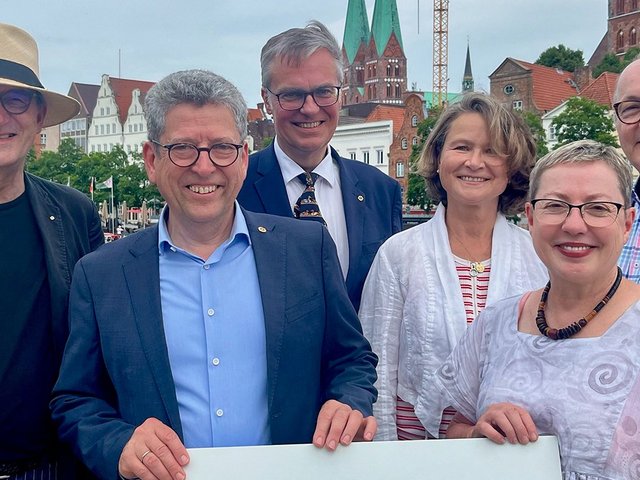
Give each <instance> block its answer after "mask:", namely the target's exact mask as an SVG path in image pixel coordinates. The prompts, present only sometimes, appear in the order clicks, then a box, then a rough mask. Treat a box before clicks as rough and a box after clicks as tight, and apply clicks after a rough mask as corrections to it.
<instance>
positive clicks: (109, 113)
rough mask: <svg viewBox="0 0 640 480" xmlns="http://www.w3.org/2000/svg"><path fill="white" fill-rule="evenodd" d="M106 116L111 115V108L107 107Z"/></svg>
mask: <svg viewBox="0 0 640 480" xmlns="http://www.w3.org/2000/svg"><path fill="white" fill-rule="evenodd" d="M107 115H111V107H107Z"/></svg>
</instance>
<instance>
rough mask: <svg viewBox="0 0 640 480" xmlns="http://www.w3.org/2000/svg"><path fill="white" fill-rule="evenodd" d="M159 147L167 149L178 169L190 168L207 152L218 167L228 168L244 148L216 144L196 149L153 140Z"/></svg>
mask: <svg viewBox="0 0 640 480" xmlns="http://www.w3.org/2000/svg"><path fill="white" fill-rule="evenodd" d="M151 143H155V144H156V145H158V146H159V147H162V148H166V149H167V152H168V154H169V160H171V163H173V164H174V165H176V166H178V167H190V166H191V165H193V164H194V163H196V162H197V161H198V157H199V156H200V153H201V152H207V153H208V155H209V160H211V163H213V164H214V165H215V166H216V167H228V166H229V165H231V164H232V163H233V162H235V161H236V160H237V159H238V156H239V153H240V149H241V148H242V147H243V146H244V145H241V144H236V143H214V144H213V145H211V146H210V147H196V146H195V145H192V144H191V143H170V144H167V145H163V144H162V143H160V142H158V141H156V140H151Z"/></svg>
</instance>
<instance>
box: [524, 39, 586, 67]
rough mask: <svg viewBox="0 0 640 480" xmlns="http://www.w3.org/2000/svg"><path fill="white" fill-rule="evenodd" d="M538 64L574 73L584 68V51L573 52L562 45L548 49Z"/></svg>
mask: <svg viewBox="0 0 640 480" xmlns="http://www.w3.org/2000/svg"><path fill="white" fill-rule="evenodd" d="M536 63H537V64H538V65H545V66H547V67H554V68H561V69H562V70H565V71H567V72H574V71H575V70H576V69H577V68H580V67H584V58H583V56H582V50H572V49H570V48H567V47H565V46H564V45H562V44H560V45H558V46H557V47H550V48H547V49H546V50H545V51H544V52H542V53H541V54H540V56H539V57H538V59H537V60H536Z"/></svg>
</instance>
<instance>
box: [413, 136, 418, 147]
mask: <svg viewBox="0 0 640 480" xmlns="http://www.w3.org/2000/svg"><path fill="white" fill-rule="evenodd" d="M411 145H418V137H413V139H412V140H411Z"/></svg>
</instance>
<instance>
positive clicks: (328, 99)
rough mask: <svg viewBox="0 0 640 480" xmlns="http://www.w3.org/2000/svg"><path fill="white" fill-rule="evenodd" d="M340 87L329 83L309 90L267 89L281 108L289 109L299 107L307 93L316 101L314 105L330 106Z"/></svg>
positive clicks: (297, 108)
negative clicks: (274, 90) (280, 90)
mask: <svg viewBox="0 0 640 480" xmlns="http://www.w3.org/2000/svg"><path fill="white" fill-rule="evenodd" d="M265 88H266V87H265ZM341 88H342V87H341V86H331V85H330V86H325V87H318V88H316V89H314V90H311V91H304V90H283V91H282V92H280V93H275V92H272V91H271V90H269V89H268V88H267V91H268V92H269V93H270V94H271V95H274V96H275V97H276V98H277V99H278V103H279V104H280V107H282V109H283V110H289V111H291V110H299V109H301V108H302V106H303V105H304V102H306V101H307V97H308V96H309V95H311V98H313V101H314V102H316V105H318V106H319V107H330V106H331V105H334V104H336V103H337V102H338V99H339V98H340V89H341Z"/></svg>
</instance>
